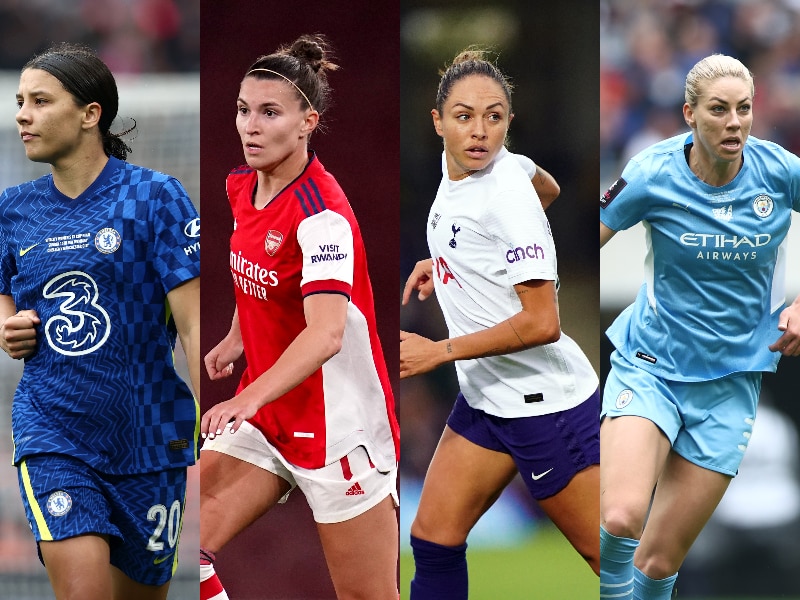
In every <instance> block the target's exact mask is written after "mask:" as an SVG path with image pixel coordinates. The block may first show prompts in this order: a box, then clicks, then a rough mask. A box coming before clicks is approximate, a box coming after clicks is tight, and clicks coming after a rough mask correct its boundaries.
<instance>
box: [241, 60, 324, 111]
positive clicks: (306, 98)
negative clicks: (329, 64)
mask: <svg viewBox="0 0 800 600" xmlns="http://www.w3.org/2000/svg"><path fill="white" fill-rule="evenodd" d="M256 71H264V72H266V73H273V74H275V75H277V76H278V77H282V78H283V79H285V80H286V81H288V82H289V83H291V84H292V87H294V89H296V90H297V91H298V92H300V95H301V96H302V97H303V98H305V101H306V102H307V103H308V108H310V109H311V110H316V109H315V108H314V105H313V104H311V100H309V99H308V96H306V95H305V94H304V93H303V90H301V89H300V88H299V87H297V84H296V83H295V82H294V81H292V80H291V79H289V78H288V77H287V76H286V75H283V74H282V73H278V72H277V71H273V70H272V69H251V70H250V71H248V72H247V75H250V74H251V73H255V72H256Z"/></svg>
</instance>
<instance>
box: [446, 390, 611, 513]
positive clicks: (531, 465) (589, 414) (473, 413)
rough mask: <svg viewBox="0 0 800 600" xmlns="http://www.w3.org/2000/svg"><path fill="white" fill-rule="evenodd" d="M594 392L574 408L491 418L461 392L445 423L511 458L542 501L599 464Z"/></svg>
mask: <svg viewBox="0 0 800 600" xmlns="http://www.w3.org/2000/svg"><path fill="white" fill-rule="evenodd" d="M599 410H600V393H599V391H596V392H595V393H594V394H592V396H591V397H589V399H588V400H586V401H584V402H582V403H580V404H579V405H578V406H576V407H574V408H570V409H569V410H565V411H562V412H556V413H552V414H549V415H540V416H536V417H518V418H513V419H510V418H504V417H495V416H493V415H490V414H487V413H485V412H483V411H482V410H478V409H475V408H472V407H471V406H470V405H469V404H467V401H466V399H465V398H464V396H463V395H462V394H459V395H458V398H457V399H456V404H455V406H454V407H453V410H452V412H451V413H450V416H449V417H448V419H447V425H448V426H449V427H450V429H452V430H453V431H455V432H456V433H457V434H458V435H460V436H462V437H464V438H466V439H468V440H469V441H470V442H472V443H473V444H476V445H478V446H481V447H482V448H486V449H488V450H494V451H495V452H503V453H505V454H508V455H510V456H511V458H512V459H513V460H514V463H515V464H516V465H517V469H518V470H519V472H520V474H521V475H522V480H523V481H524V482H525V485H526V486H527V488H528V491H529V492H530V493H531V495H532V496H533V497H534V498H535V499H536V500H544V499H545V498H549V497H550V496H553V495H555V494H557V493H558V492H560V491H561V490H563V489H564V488H565V487H566V486H567V484H568V483H569V482H570V481H571V480H572V478H573V477H574V476H575V475H576V474H577V473H578V472H579V471H582V470H584V469H585V468H587V467H590V466H592V465H596V464H599V463H600V419H599Z"/></svg>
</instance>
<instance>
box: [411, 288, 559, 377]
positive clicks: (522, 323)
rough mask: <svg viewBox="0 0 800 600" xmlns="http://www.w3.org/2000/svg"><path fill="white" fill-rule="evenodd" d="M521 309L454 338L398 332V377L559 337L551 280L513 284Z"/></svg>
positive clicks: (522, 348)
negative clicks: (472, 331) (494, 323)
mask: <svg viewBox="0 0 800 600" xmlns="http://www.w3.org/2000/svg"><path fill="white" fill-rule="evenodd" d="M514 290H515V291H516V292H517V296H518V297H519V299H520V302H521V303H522V310H521V311H520V312H518V313H517V314H515V315H514V316H512V317H511V318H509V319H506V320H505V321H503V322H502V323H498V324H497V325H495V326H493V327H490V328H488V329H484V330H483V331H476V332H475V333H470V334H467V335H463V336H460V337H456V338H451V339H447V340H442V341H438V342H434V341H432V340H429V339H427V338H424V337H422V336H419V335H416V334H413V333H407V332H404V331H401V332H400V377H401V378H403V377H411V376H413V375H419V374H421V373H427V372H428V371H431V370H433V369H435V368H437V367H439V366H441V365H443V364H445V363H448V362H453V361H456V360H468V359H472V358H482V357H484V356H497V355H501V354H511V353H513V352H519V351H520V350H525V349H527V348H532V347H534V346H541V345H544V344H550V343H552V342H555V341H557V340H558V339H559V338H560V337H561V322H560V320H559V315H558V298H557V296H556V288H555V282H553V281H546V280H533V281H526V282H524V283H520V284H517V285H515V286H514Z"/></svg>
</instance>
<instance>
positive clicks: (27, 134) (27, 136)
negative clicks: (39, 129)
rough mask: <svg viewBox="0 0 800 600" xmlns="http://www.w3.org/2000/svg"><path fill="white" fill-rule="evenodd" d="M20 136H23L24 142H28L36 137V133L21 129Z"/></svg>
mask: <svg viewBox="0 0 800 600" xmlns="http://www.w3.org/2000/svg"><path fill="white" fill-rule="evenodd" d="M19 137H20V138H22V141H23V142H27V141H29V140H32V139H33V138H34V137H36V134H34V133H31V132H30V131H20V133H19Z"/></svg>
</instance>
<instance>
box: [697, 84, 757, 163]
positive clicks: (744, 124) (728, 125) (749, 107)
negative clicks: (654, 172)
mask: <svg viewBox="0 0 800 600" xmlns="http://www.w3.org/2000/svg"><path fill="white" fill-rule="evenodd" d="M684 116H685V117H686V120H687V122H688V123H689V125H690V126H691V127H692V129H693V130H694V133H695V143H696V144H697V145H698V150H700V151H701V153H702V154H703V155H704V156H705V157H706V158H707V159H709V160H711V161H712V162H716V163H721V162H722V163H734V162H738V161H740V160H741V157H742V150H743V149H744V143H745V141H746V140H747V136H749V135H750V129H751V127H752V126H753V97H752V96H751V95H750V85H749V84H748V83H747V82H746V81H744V80H743V79H740V78H738V77H720V78H718V79H714V80H713V81H709V82H708V83H706V85H705V89H704V90H702V94H701V95H700V97H699V98H698V101H697V106H696V107H695V108H694V109H692V108H691V107H689V106H688V105H686V106H684Z"/></svg>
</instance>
